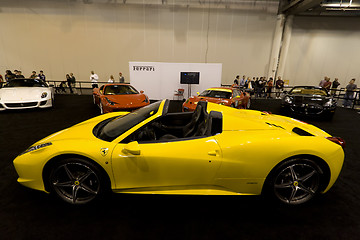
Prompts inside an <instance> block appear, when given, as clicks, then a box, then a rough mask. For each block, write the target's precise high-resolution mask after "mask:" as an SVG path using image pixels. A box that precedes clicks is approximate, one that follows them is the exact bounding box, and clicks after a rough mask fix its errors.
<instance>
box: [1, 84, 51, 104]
mask: <svg viewBox="0 0 360 240" xmlns="http://www.w3.org/2000/svg"><path fill="white" fill-rule="evenodd" d="M43 92H47V93H48V94H50V89H48V88H43V87H18V88H16V87H14V88H1V89H0V97H1V100H2V101H31V100H34V99H40V98H41V94H42V93H43Z"/></svg>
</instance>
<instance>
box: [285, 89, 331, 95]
mask: <svg viewBox="0 0 360 240" xmlns="http://www.w3.org/2000/svg"><path fill="white" fill-rule="evenodd" d="M296 89H306V90H312V91H314V92H315V91H322V92H324V93H325V95H320V94H316V93H311V94H304V93H297V92H294V90H296ZM289 94H296V95H305V96H306V95H308V96H324V97H328V96H329V92H328V91H327V90H326V89H325V88H320V87H307V86H298V87H294V88H292V89H291V90H290V92H289Z"/></svg>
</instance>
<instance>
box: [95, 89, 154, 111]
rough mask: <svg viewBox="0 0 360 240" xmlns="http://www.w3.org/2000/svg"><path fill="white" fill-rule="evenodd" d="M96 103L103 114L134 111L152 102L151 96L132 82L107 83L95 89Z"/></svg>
mask: <svg viewBox="0 0 360 240" xmlns="http://www.w3.org/2000/svg"><path fill="white" fill-rule="evenodd" d="M93 100H94V104H96V105H98V106H99V108H100V112H101V114H103V113H108V112H115V111H133V110H136V109H138V108H141V107H144V106H146V105H149V104H150V101H149V98H148V97H147V96H146V95H145V94H144V91H140V93H139V92H138V91H137V90H136V89H135V88H134V87H133V86H131V85H130V84H121V83H120V84H116V83H111V84H105V85H103V86H101V87H100V88H94V89H93Z"/></svg>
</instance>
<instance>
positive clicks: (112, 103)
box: [105, 97, 116, 105]
mask: <svg viewBox="0 0 360 240" xmlns="http://www.w3.org/2000/svg"><path fill="white" fill-rule="evenodd" d="M105 99H106V101H108V103H110V105H115V104H116V103H115V102H113V101H111V100H110V99H108V98H107V97H105Z"/></svg>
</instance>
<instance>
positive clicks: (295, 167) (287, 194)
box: [273, 162, 321, 205]
mask: <svg viewBox="0 0 360 240" xmlns="http://www.w3.org/2000/svg"><path fill="white" fill-rule="evenodd" d="M320 177H321V171H320V169H319V168H318V167H317V166H316V165H312V164H309V163H306V162H304V163H301V162H299V163H292V164H289V165H285V166H284V167H283V168H281V169H280V171H278V174H277V175H276V176H275V179H274V184H273V188H274V194H275V196H276V198H277V199H279V200H280V201H281V202H283V203H286V204H290V205H296V204H301V203H304V202H307V201H309V200H310V199H312V198H313V197H314V196H315V195H316V194H317V193H318V191H319V189H320Z"/></svg>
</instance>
